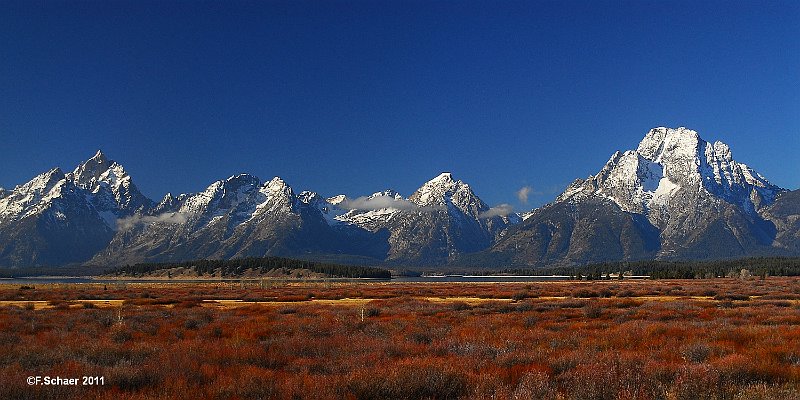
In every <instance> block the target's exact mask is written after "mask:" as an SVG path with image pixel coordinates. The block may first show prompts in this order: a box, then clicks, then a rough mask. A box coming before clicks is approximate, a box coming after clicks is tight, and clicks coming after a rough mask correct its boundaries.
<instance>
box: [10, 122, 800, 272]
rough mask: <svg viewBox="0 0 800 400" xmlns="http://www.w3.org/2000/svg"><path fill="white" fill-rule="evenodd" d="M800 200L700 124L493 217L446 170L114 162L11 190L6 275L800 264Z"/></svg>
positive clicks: (663, 131)
mask: <svg viewBox="0 0 800 400" xmlns="http://www.w3.org/2000/svg"><path fill="white" fill-rule="evenodd" d="M798 202H800V198H798V196H797V191H795V192H790V191H787V190H785V189H782V188H780V187H777V186H775V185H773V184H771V183H770V182H769V181H768V180H767V179H766V178H765V177H763V176H762V175H760V174H759V173H757V172H756V171H755V170H753V169H752V168H750V167H749V166H747V165H745V164H742V163H739V162H737V161H735V160H734V158H733V156H732V153H731V150H730V148H729V147H728V146H727V145H725V144H724V143H722V142H714V143H710V142H706V141H705V140H703V139H702V138H700V136H699V135H698V134H697V132H695V131H692V130H689V129H686V128H676V129H671V128H655V129H652V130H650V131H649V132H648V133H647V135H646V136H645V137H644V138H643V140H642V141H641V142H640V143H639V145H638V146H637V148H636V149H635V150H628V151H624V152H616V153H614V154H613V155H612V156H611V158H610V159H609V161H608V162H607V163H606V164H605V166H603V168H601V169H600V171H599V172H598V173H597V174H595V175H592V176H589V177H587V178H586V179H577V180H576V181H574V182H573V183H572V184H571V185H569V186H568V187H567V188H566V189H565V190H564V192H563V193H562V194H561V195H559V196H558V197H557V198H556V199H555V200H554V201H553V202H552V203H550V204H547V205H545V206H543V207H540V208H538V209H535V210H532V211H530V212H526V213H522V214H517V213H512V212H510V210H509V207H507V206H502V205H501V206H498V207H494V208H493V207H489V206H488V205H487V204H486V203H484V202H483V201H482V200H481V199H480V198H479V197H478V196H477V195H476V194H475V192H474V191H473V190H472V188H471V187H470V186H469V185H468V184H466V183H465V182H463V181H460V180H457V179H455V178H454V177H453V175H452V174H450V173H447V172H445V173H441V174H440V175H438V176H436V177H434V178H433V179H431V180H429V181H428V182H425V183H424V184H423V185H421V186H420V187H419V189H417V190H416V191H415V192H414V193H412V194H411V195H409V196H408V197H404V196H402V195H401V194H399V193H397V192H396V191H394V190H391V189H387V190H383V191H380V192H376V193H373V194H372V195H369V196H363V197H358V198H354V199H351V198H348V197H347V196H345V195H337V196H332V197H328V198H325V197H323V196H321V195H319V194H318V193H315V192H312V191H304V192H301V193H299V194H297V193H295V191H294V190H293V189H292V188H291V187H290V186H289V185H288V184H287V183H286V182H284V181H283V180H282V179H281V178H279V177H275V178H273V179H271V180H269V181H264V182H262V181H261V180H260V179H259V178H257V177H255V176H252V175H249V174H239V175H234V176H231V177H229V178H227V179H223V180H219V181H217V182H214V183H212V184H211V185H209V186H208V187H207V188H206V189H205V190H203V191H201V192H197V193H187V194H180V195H177V196H173V195H171V194H167V195H166V196H164V198H163V199H161V201H159V202H158V203H156V202H153V201H151V200H150V199H148V198H147V197H145V196H144V195H142V194H141V192H140V191H139V190H138V188H137V187H136V185H134V183H133V180H132V178H131V177H130V176H129V175H128V173H127V172H126V171H125V169H124V168H123V166H122V165H121V164H119V163H117V162H115V161H113V160H110V159H108V158H107V157H106V156H105V155H104V154H103V153H102V152H99V151H98V152H97V154H95V155H94V156H93V157H92V158H90V159H88V160H87V161H85V162H83V163H81V164H80V165H78V166H77V167H76V168H75V169H74V170H73V171H72V172H69V173H64V172H63V171H62V170H60V169H58V168H54V169H52V170H50V171H48V172H45V173H43V174H40V175H38V176H37V177H35V178H34V179H32V180H31V181H30V182H28V183H25V184H23V185H19V186H17V187H15V188H14V189H12V190H5V189H0V266H11V267H18V266H38V265H63V264H75V263H86V264H92V265H123V264H130V263H136V262H145V261H147V262H156V261H181V260H188V259H197V258H217V259H229V258H238V257H249V256H265V255H276V256H288V257H301V258H318V259H324V260H335V261H339V262H356V263H365V264H388V265H399V266H409V267H421V266H436V265H453V264H468V265H476V266H481V265H484V266H489V265H512V264H513V265H528V266H530V265H533V266H536V265H552V264H570V263H587V262H597V261H610V260H639V259H673V258H675V259H681V258H689V259H703V258H726V257H738V256H748V255H796V254H800V244H798V243H799V242H800V235H798V232H799V231H800V217H799V216H798V215H800V212H798V208H800V206H798Z"/></svg>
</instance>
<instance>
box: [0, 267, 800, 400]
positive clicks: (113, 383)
mask: <svg viewBox="0 0 800 400" xmlns="http://www.w3.org/2000/svg"><path fill="white" fill-rule="evenodd" d="M0 300H1V301H0V398H2V399H63V398H75V399H115V400H116V399H163V398H192V399H796V398H800V279H799V278H767V279H757V278H755V279H747V280H740V279H713V280H674V281H649V280H646V281H597V282H542V283H499V284H473V283H455V284H454V283H450V284H397V283H280V282H266V283H265V282H263V281H260V282H249V283H208V284H155V283H152V284H131V283H128V284H123V283H121V284H105V285H104V284H81V285H77V284H73V285H35V286H33V287H29V286H19V285H0ZM29 376H50V377H55V376H59V377H64V378H80V377H83V376H94V377H103V378H104V384H103V385H99V386H98V385H94V386H83V385H78V386H42V385H34V386H29V385H28V384H27V383H26V378H27V377H29Z"/></svg>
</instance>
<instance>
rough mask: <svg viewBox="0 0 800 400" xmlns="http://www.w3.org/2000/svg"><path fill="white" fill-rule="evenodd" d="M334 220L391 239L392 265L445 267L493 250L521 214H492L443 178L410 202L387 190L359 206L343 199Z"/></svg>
mask: <svg viewBox="0 0 800 400" xmlns="http://www.w3.org/2000/svg"><path fill="white" fill-rule="evenodd" d="M336 200H337V204H335V205H333V204H331V203H329V205H328V207H335V209H336V210H337V211H334V213H335V214H336V217H334V219H335V220H336V221H339V222H341V223H343V224H351V225H356V226H358V227H361V228H363V229H365V230H368V231H370V232H373V233H381V232H386V233H387V234H388V238H387V240H388V244H389V250H388V254H387V256H386V261H388V262H391V263H395V264H409V265H434V264H444V263H447V262H448V261H450V260H453V259H454V258H456V257H457V256H459V255H461V254H464V253H469V252H474V251H479V250H482V249H485V248H487V247H489V246H490V245H491V244H492V243H493V242H494V240H495V238H496V237H497V236H498V235H499V234H500V232H502V231H503V230H504V229H505V228H507V227H508V226H509V225H510V224H513V223H516V222H518V221H519V217H518V216H517V215H516V214H510V213H507V212H506V213H497V212H492V209H491V208H489V206H487V205H486V204H485V203H484V202H483V201H482V200H481V199H480V198H479V197H478V196H477V195H475V193H474V192H473V191H472V189H471V188H470V187H469V185H468V184H466V183H464V182H462V181H460V180H454V179H453V177H452V175H451V174H450V173H447V172H445V173H442V174H440V175H438V176H437V177H435V178H433V179H431V180H430V181H428V182H426V183H425V184H423V185H422V186H421V187H420V188H419V189H417V190H416V191H415V192H414V193H413V194H412V195H411V196H409V197H408V198H403V196H402V195H400V194H399V193H397V192H396V191H394V190H385V191H382V192H377V193H374V194H372V195H370V196H367V197H361V198H357V199H354V200H349V199H346V198H344V199H343V198H341V197H339V198H337V199H336Z"/></svg>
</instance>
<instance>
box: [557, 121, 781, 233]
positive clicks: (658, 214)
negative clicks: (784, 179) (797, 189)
mask: <svg viewBox="0 0 800 400" xmlns="http://www.w3.org/2000/svg"><path fill="white" fill-rule="evenodd" d="M783 190H784V189H781V188H779V187H777V186H775V185H772V184H771V183H769V181H767V180H766V179H765V178H764V177H763V176H762V175H760V174H759V173H757V172H755V171H754V170H752V169H751V168H750V167H748V166H747V165H745V164H742V163H738V162H736V161H734V160H733V157H732V155H731V151H730V148H729V147H728V145H726V144H724V143H722V142H715V143H709V142H706V141H704V140H703V139H701V138H700V137H699V135H698V134H697V132H695V131H692V130H689V129H686V128H677V129H670V128H663V127H662V128H655V129H652V130H651V131H650V132H648V134H647V135H646V136H645V137H644V139H643V140H642V141H641V143H639V146H638V148H637V149H636V150H629V151H626V152H624V153H620V152H616V153H614V155H612V156H611V158H610V159H609V161H608V162H607V163H606V165H605V166H604V167H603V168H602V169H601V170H600V172H599V173H598V174H597V175H593V176H590V177H589V178H587V179H585V180H577V181H575V182H573V184H572V185H570V186H569V187H568V188H567V189H566V190H565V191H564V193H562V194H561V195H560V196H559V197H558V198H557V199H556V201H565V200H573V201H578V200H581V199H584V198H586V197H587V196H592V195H596V196H602V197H605V198H608V199H609V200H611V201H613V202H615V203H616V204H617V205H619V207H620V208H622V209H623V210H625V211H629V212H635V213H642V214H647V215H648V216H650V217H651V220H652V221H653V222H654V223H656V224H659V223H661V222H663V220H664V218H667V217H668V215H669V214H670V213H673V212H680V210H681V209H682V207H684V206H685V205H686V204H685V201H682V200H681V199H680V198H679V197H680V196H677V194H678V193H679V192H687V191H688V192H693V193H700V194H703V195H707V196H710V197H714V198H718V199H721V200H723V201H726V202H728V203H730V204H732V205H735V206H737V207H741V208H742V209H743V210H745V211H746V212H748V213H751V214H755V213H756V211H757V210H758V209H760V208H761V207H763V206H766V205H770V204H772V203H773V202H774V201H775V197H776V195H777V194H779V193H781V192H782V191H783Z"/></svg>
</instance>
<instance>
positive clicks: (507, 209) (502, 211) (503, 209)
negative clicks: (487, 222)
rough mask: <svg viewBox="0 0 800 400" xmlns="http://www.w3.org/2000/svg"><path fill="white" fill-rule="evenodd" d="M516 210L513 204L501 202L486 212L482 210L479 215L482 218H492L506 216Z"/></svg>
mask: <svg viewBox="0 0 800 400" xmlns="http://www.w3.org/2000/svg"><path fill="white" fill-rule="evenodd" d="M512 212H514V207H513V206H512V205H511V204H500V205H498V206H494V207H492V208H490V209H488V210H486V211H485V212H482V213H480V214H479V215H478V217H480V218H492V217H505V216H506V215H508V214H511V213H512Z"/></svg>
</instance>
